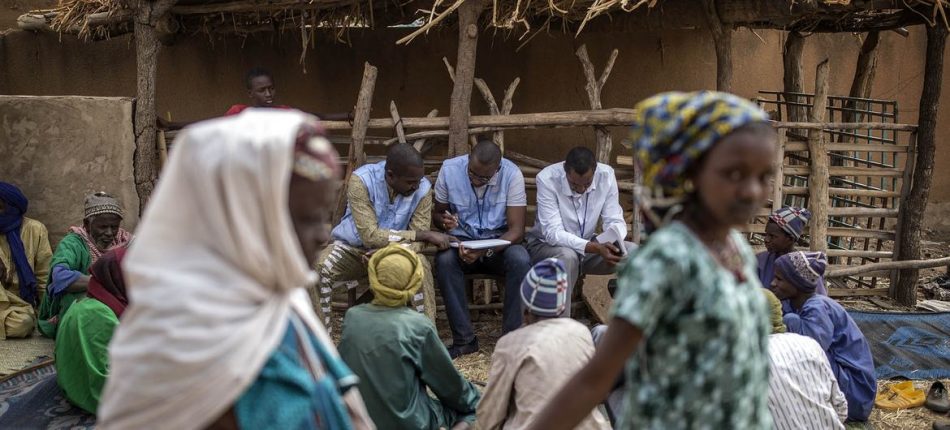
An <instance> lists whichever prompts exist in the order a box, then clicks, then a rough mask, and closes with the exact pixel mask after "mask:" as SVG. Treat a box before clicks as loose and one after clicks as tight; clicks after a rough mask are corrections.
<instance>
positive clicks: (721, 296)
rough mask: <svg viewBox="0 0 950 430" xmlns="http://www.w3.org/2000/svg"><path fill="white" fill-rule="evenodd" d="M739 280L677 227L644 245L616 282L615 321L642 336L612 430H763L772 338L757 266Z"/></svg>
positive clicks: (742, 245) (749, 263)
mask: <svg viewBox="0 0 950 430" xmlns="http://www.w3.org/2000/svg"><path fill="white" fill-rule="evenodd" d="M731 238H732V240H733V241H734V243H735V244H736V245H737V246H738V248H739V252H740V253H741V256H742V260H743V269H742V277H743V278H744V279H742V280H740V279H737V277H736V276H735V275H734V274H733V273H732V272H730V271H728V270H726V269H724V268H722V266H720V265H719V263H718V262H716V260H715V259H714V258H713V257H712V255H711V254H710V253H709V252H708V251H707V250H706V246H705V245H704V244H703V243H702V242H701V241H700V240H699V239H698V238H697V237H696V236H695V235H694V234H693V233H692V232H691V231H690V230H689V229H688V228H687V227H686V226H685V225H683V224H682V223H679V222H674V223H672V224H670V225H669V226H667V227H665V228H662V229H660V230H658V231H657V232H656V233H654V234H653V235H652V236H650V238H649V240H648V241H647V243H646V244H645V245H644V246H642V247H641V248H640V249H639V250H638V251H637V252H636V253H635V254H634V255H633V256H632V258H631V260H630V261H629V263H628V264H626V266H625V267H623V268H622V269H621V271H620V273H619V275H618V287H619V288H618V292H617V297H616V301H615V304H614V309H613V317H614V318H620V319H622V320H624V321H627V322H628V323H630V324H632V325H634V326H636V327H638V328H639V329H640V330H642V331H643V336H644V337H643V341H642V343H641V345H640V347H639V348H638V350H637V351H636V352H635V353H634V354H633V355H631V357H630V358H629V359H628V360H627V366H626V381H627V387H628V391H627V398H626V399H625V404H626V408H625V411H624V414H623V416H621V417H620V422H619V423H618V427H617V428H620V429H629V428H636V429H680V428H691V429H692V428H695V429H700V428H709V429H763V430H764V429H770V428H771V425H772V424H771V417H770V415H769V410H768V404H767V397H768V396H766V395H765V393H768V391H769V387H768V351H767V345H766V342H767V340H768V334H769V332H770V325H769V314H768V310H767V304H766V301H765V298H764V297H763V296H762V293H761V292H760V291H759V290H758V289H759V288H761V286H760V284H759V280H758V277H757V276H756V263H755V256H754V255H753V253H752V250H751V249H750V248H749V246H748V244H747V243H746V241H745V239H744V238H743V237H742V236H741V235H740V234H739V233H737V232H735V231H733V232H732V233H731Z"/></svg>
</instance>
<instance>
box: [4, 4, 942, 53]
mask: <svg viewBox="0 0 950 430" xmlns="http://www.w3.org/2000/svg"><path fill="white" fill-rule="evenodd" d="M137 1H147V0H62V1H61V2H60V4H59V5H58V6H57V7H56V8H53V9H49V10H38V11H33V12H31V13H29V14H26V15H23V16H21V17H20V28H22V29H27V30H44V29H45V30H53V31H58V32H66V33H77V34H79V35H80V36H81V37H83V38H89V39H99V38H105V37H110V36H115V35H118V34H122V33H126V32H130V31H131V24H130V23H131V17H132V14H133V9H134V7H135V6H134V5H135V3H136V2H137ZM464 1H483V2H485V3H486V12H485V13H483V14H482V18H481V19H482V22H483V24H484V25H485V26H487V27H493V28H497V29H502V30H507V31H511V32H515V33H517V35H518V36H519V37H529V36H530V35H531V34H533V33H535V32H537V31H539V30H542V29H545V30H547V29H559V30H564V31H570V32H580V31H581V30H583V29H584V28H585V26H588V24H589V23H595V22H598V21H600V22H613V21H617V20H622V19H624V18H626V17H627V16H632V15H641V18H642V16H645V17H646V19H650V18H651V17H655V16H657V15H658V14H662V13H663V10H664V9H665V8H666V7H667V6H668V5H670V6H674V7H678V9H679V10H682V9H685V10H693V11H695V13H696V14H699V15H701V14H702V13H703V8H702V7H701V3H702V1H704V0H402V1H401V0H309V1H308V0H180V1H178V2H177V3H176V4H175V5H174V6H173V7H172V8H171V18H170V19H169V20H168V21H167V22H166V23H165V24H166V25H165V27H166V28H161V29H160V30H162V31H164V32H167V33H171V34H178V35H189V34H195V33H208V34H210V33H237V34H248V33H253V32H258V31H285V30H292V31H300V32H301V36H302V40H303V41H304V42H305V44H306V41H307V40H308V39H312V37H313V35H314V33H316V32H319V31H321V30H329V31H331V32H335V34H337V35H338V36H339V35H341V34H342V33H343V32H344V31H346V29H349V28H385V27H392V26H400V27H409V28H410V29H412V30H414V31H412V32H410V35H409V36H407V37H406V38H404V39H403V40H402V41H401V42H403V43H406V42H408V41H410V40H412V39H413V38H414V37H415V36H418V35H420V34H422V33H425V32H427V31H428V30H430V29H431V28H434V27H436V26H441V25H446V24H453V23H454V22H455V19H454V18H455V13H454V12H455V10H456V9H457V8H458V7H459V6H460V5H461V4H462V3H463V2H464ZM715 5H716V10H717V11H718V15H719V19H720V20H721V21H722V23H723V24H725V25H728V26H746V27H752V28H782V29H790V30H798V31H818V32H828V31H871V30H880V29H884V30H886V29H894V28H898V27H902V26H907V25H915V24H923V23H930V24H931V25H933V24H935V23H938V22H939V23H940V24H944V25H945V24H946V14H945V11H944V8H945V7H947V6H948V5H950V0H715Z"/></svg>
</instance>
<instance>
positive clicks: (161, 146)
mask: <svg viewBox="0 0 950 430" xmlns="http://www.w3.org/2000/svg"><path fill="white" fill-rule="evenodd" d="M156 136H157V137H158V139H157V140H158V142H157V143H158V171H159V172H161V170H162V168H163V167H165V162H167V161H168V142H167V141H166V140H165V131H164V130H158V131H157V132H156Z"/></svg>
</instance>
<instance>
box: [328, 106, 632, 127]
mask: <svg viewBox="0 0 950 430" xmlns="http://www.w3.org/2000/svg"><path fill="white" fill-rule="evenodd" d="M633 120H634V111H633V109H622V108H611V109H601V110H583V111H564V112H541V113H522V114H510V115H474V116H471V117H470V118H469V121H468V126H469V127H498V128H557V127H590V126H593V125H604V126H621V127H626V126H629V125H630V123H631V122H633ZM449 121H450V120H449V117H444V116H442V117H436V118H418V117H416V118H409V117H404V118H403V119H402V124H403V126H404V127H406V128H422V129H446V128H449ZM321 124H323V126H324V128H326V129H327V130H349V129H351V128H352V125H350V123H349V122H348V121H324V122H321ZM394 125H395V124H394V123H393V120H392V118H377V119H373V120H370V121H369V123H368V127H369V128H370V129H392V128H393V126H394Z"/></svg>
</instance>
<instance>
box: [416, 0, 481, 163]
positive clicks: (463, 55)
mask: <svg viewBox="0 0 950 430" xmlns="http://www.w3.org/2000/svg"><path fill="white" fill-rule="evenodd" d="M460 2H461V3H462V4H461V7H460V8H459V11H458V17H459V30H458V37H459V41H458V59H457V60H456V61H455V83H454V85H453V87H452V98H451V103H450V104H449V106H450V107H449V152H448V154H449V156H450V157H451V156H456V155H460V154H465V153H468V148H469V146H468V128H469V124H468V123H469V115H470V113H471V101H472V85H473V84H474V80H475V55H476V51H477V49H478V16H479V15H481V12H482V8H483V7H484V2H483V0H460ZM420 30H422V29H420ZM410 40H411V39H410Z"/></svg>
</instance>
